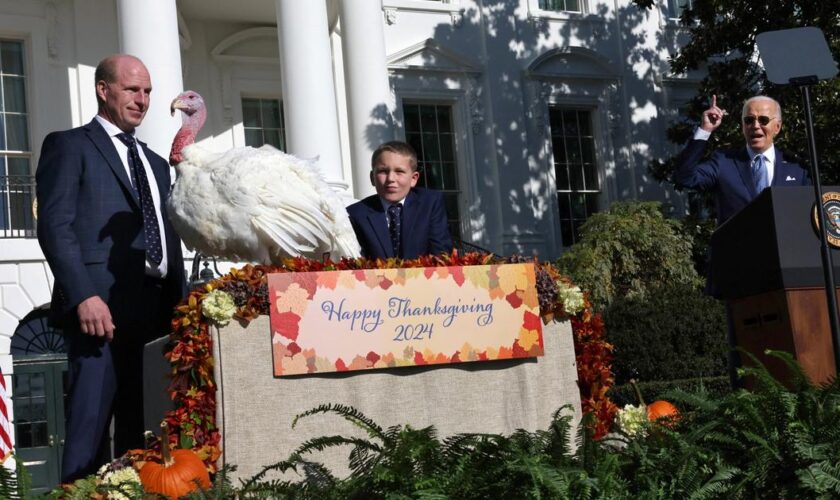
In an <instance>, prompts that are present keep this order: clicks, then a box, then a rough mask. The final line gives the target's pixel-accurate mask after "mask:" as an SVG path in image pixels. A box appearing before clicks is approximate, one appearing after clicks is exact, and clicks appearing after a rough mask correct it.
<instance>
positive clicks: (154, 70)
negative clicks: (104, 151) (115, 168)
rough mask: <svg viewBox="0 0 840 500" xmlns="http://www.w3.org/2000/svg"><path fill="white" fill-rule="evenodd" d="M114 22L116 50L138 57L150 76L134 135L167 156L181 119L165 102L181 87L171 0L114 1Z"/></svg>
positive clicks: (176, 19)
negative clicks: (140, 120)
mask: <svg viewBox="0 0 840 500" xmlns="http://www.w3.org/2000/svg"><path fill="white" fill-rule="evenodd" d="M117 22H118V23H119V28H120V51H121V52H124V53H126V54H131V55H133V56H136V57H139V58H140V59H141V60H142V61H143V63H144V64H145V65H146V68H148V70H149V75H150V76H151V78H152V95H151V105H150V106H149V111H148V112H146V118H145V119H144V120H143V124H142V125H141V126H140V127H139V128H138V129H137V135H138V136H139V137H140V139H141V140H142V141H144V142H146V143H148V144H149V146H150V147H151V148H152V150H154V151H155V152H156V153H158V154H159V155H161V156H163V157H164V158H169V149H170V147H171V146H172V139H173V138H174V137H175V133H176V132H177V131H178V129H179V128H180V127H181V119H180V118H179V117H175V118H173V117H172V116H170V115H169V103H170V102H172V99H174V98H175V97H176V96H177V95H178V94H180V93H181V92H182V91H183V90H184V81H183V78H182V73H181V47H180V41H179V39H178V13H177V11H176V8H175V0H144V1H142V2H138V1H137V0H117Z"/></svg>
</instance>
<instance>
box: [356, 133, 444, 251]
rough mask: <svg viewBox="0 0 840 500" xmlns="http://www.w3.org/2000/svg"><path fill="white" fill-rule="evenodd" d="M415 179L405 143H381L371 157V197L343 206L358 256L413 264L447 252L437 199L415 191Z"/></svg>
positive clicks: (440, 197)
mask: <svg viewBox="0 0 840 500" xmlns="http://www.w3.org/2000/svg"><path fill="white" fill-rule="evenodd" d="M419 177H420V172H418V171H417V153H415V152H414V149H413V148H412V147H411V146H410V145H409V144H407V143H405V142H401V141H391V142H386V143H385V144H382V145H381V146H379V147H378V148H377V149H376V151H374V152H373V156H372V158H371V172H370V181H371V184H373V185H374V186H375V187H376V194H375V195H371V196H368V197H367V198H365V199H363V200H361V201H359V202H356V203H354V204H352V205H350V206H349V207H347V213H348V214H349V216H350V222H351V224H352V225H353V230H354V231H355V232H356V238H357V239H358V240H359V244H360V245H361V247H362V255H363V256H365V257H368V258H371V259H375V258H380V259H387V258H391V257H398V258H401V259H414V258H417V257H419V256H421V255H429V254H439V253H443V252H450V251H451V250H452V238H451V237H450V235H449V227H448V224H447V220H446V211H445V210H444V206H443V195H442V194H441V193H439V192H437V191H430V190H427V189H423V188H418V187H415V186H416V185H417V180H418V179H419Z"/></svg>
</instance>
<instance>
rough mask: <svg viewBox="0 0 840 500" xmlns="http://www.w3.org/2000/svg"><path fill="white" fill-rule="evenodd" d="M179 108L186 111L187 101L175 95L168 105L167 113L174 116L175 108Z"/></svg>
mask: <svg viewBox="0 0 840 500" xmlns="http://www.w3.org/2000/svg"><path fill="white" fill-rule="evenodd" d="M176 109H180V110H181V111H184V112H186V111H187V109H188V107H187V103H185V102H184V101H182V100H181V99H180V98H178V97H176V98H175V99H173V100H172V103H171V104H170V105H169V114H170V116H175V110H176Z"/></svg>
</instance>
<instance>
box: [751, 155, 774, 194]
mask: <svg viewBox="0 0 840 500" xmlns="http://www.w3.org/2000/svg"><path fill="white" fill-rule="evenodd" d="M752 174H753V181H754V182H755V191H756V193H759V194H760V193H761V192H762V191H764V188H766V187H767V186H768V185H769V184H770V182H769V181H768V178H767V164H766V163H765V162H764V155H758V156H756V157H755V159H754V160H753V164H752Z"/></svg>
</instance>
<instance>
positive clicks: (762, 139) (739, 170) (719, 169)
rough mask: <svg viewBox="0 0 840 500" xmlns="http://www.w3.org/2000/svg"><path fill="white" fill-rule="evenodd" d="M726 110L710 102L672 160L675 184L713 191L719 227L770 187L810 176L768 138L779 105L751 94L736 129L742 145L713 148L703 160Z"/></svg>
mask: <svg viewBox="0 0 840 500" xmlns="http://www.w3.org/2000/svg"><path fill="white" fill-rule="evenodd" d="M725 115H726V111H724V110H723V109H721V108H719V107H718V106H717V97H716V96H712V105H711V107H710V108H709V109H707V110H706V111H704V112H703V118H702V121H701V123H700V127H698V128H697V130H696V131H695V133H694V137H693V138H692V140H690V141H689V142H688V144H687V145H686V146H685V149H683V151H682V153H680V155H679V157H678V158H677V170H676V172H675V174H674V182H675V183H676V184H677V185H679V186H684V187H688V188H694V189H701V190H714V191H715V193H716V197H717V217H718V225H720V224H723V223H724V222H726V220H727V219H729V218H730V217H732V216H733V215H735V214H736V213H737V212H738V211H740V210H741V209H742V208H744V207H745V206H747V205H748V204H749V203H750V202H751V201H752V200H753V199H754V198H755V197H756V196H758V194H759V193H760V192H761V191H762V190H764V188H766V187H769V186H809V185H811V177H810V175H809V174H808V171H807V170H805V169H804V168H802V167H801V166H800V165H799V164H798V163H793V162H789V161H786V160H785V158H784V156H783V155H782V152H781V150H779V149H778V148H777V147H775V146H774V145H773V139H774V138H775V137H776V136H777V135H778V134H779V132H780V131H781V129H782V109H781V106H779V103H778V102H776V100H775V99H773V98H771V97H767V96H755V97H751V98H750V99H747V100H746V101H745V102H744V107H743V110H742V111H741V131H742V132H743V134H744V139H746V141H747V143H746V147H744V148H739V149H733V150H724V151H715V152H714V153H712V156H711V157H710V158H709V159H707V160H703V156H704V155H705V153H706V144H707V143H708V139H709V137H710V136H711V134H712V132H714V131H715V130H716V129H717V128H718V127H719V126H720V124H721V122H722V121H723V117H724V116H725Z"/></svg>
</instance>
